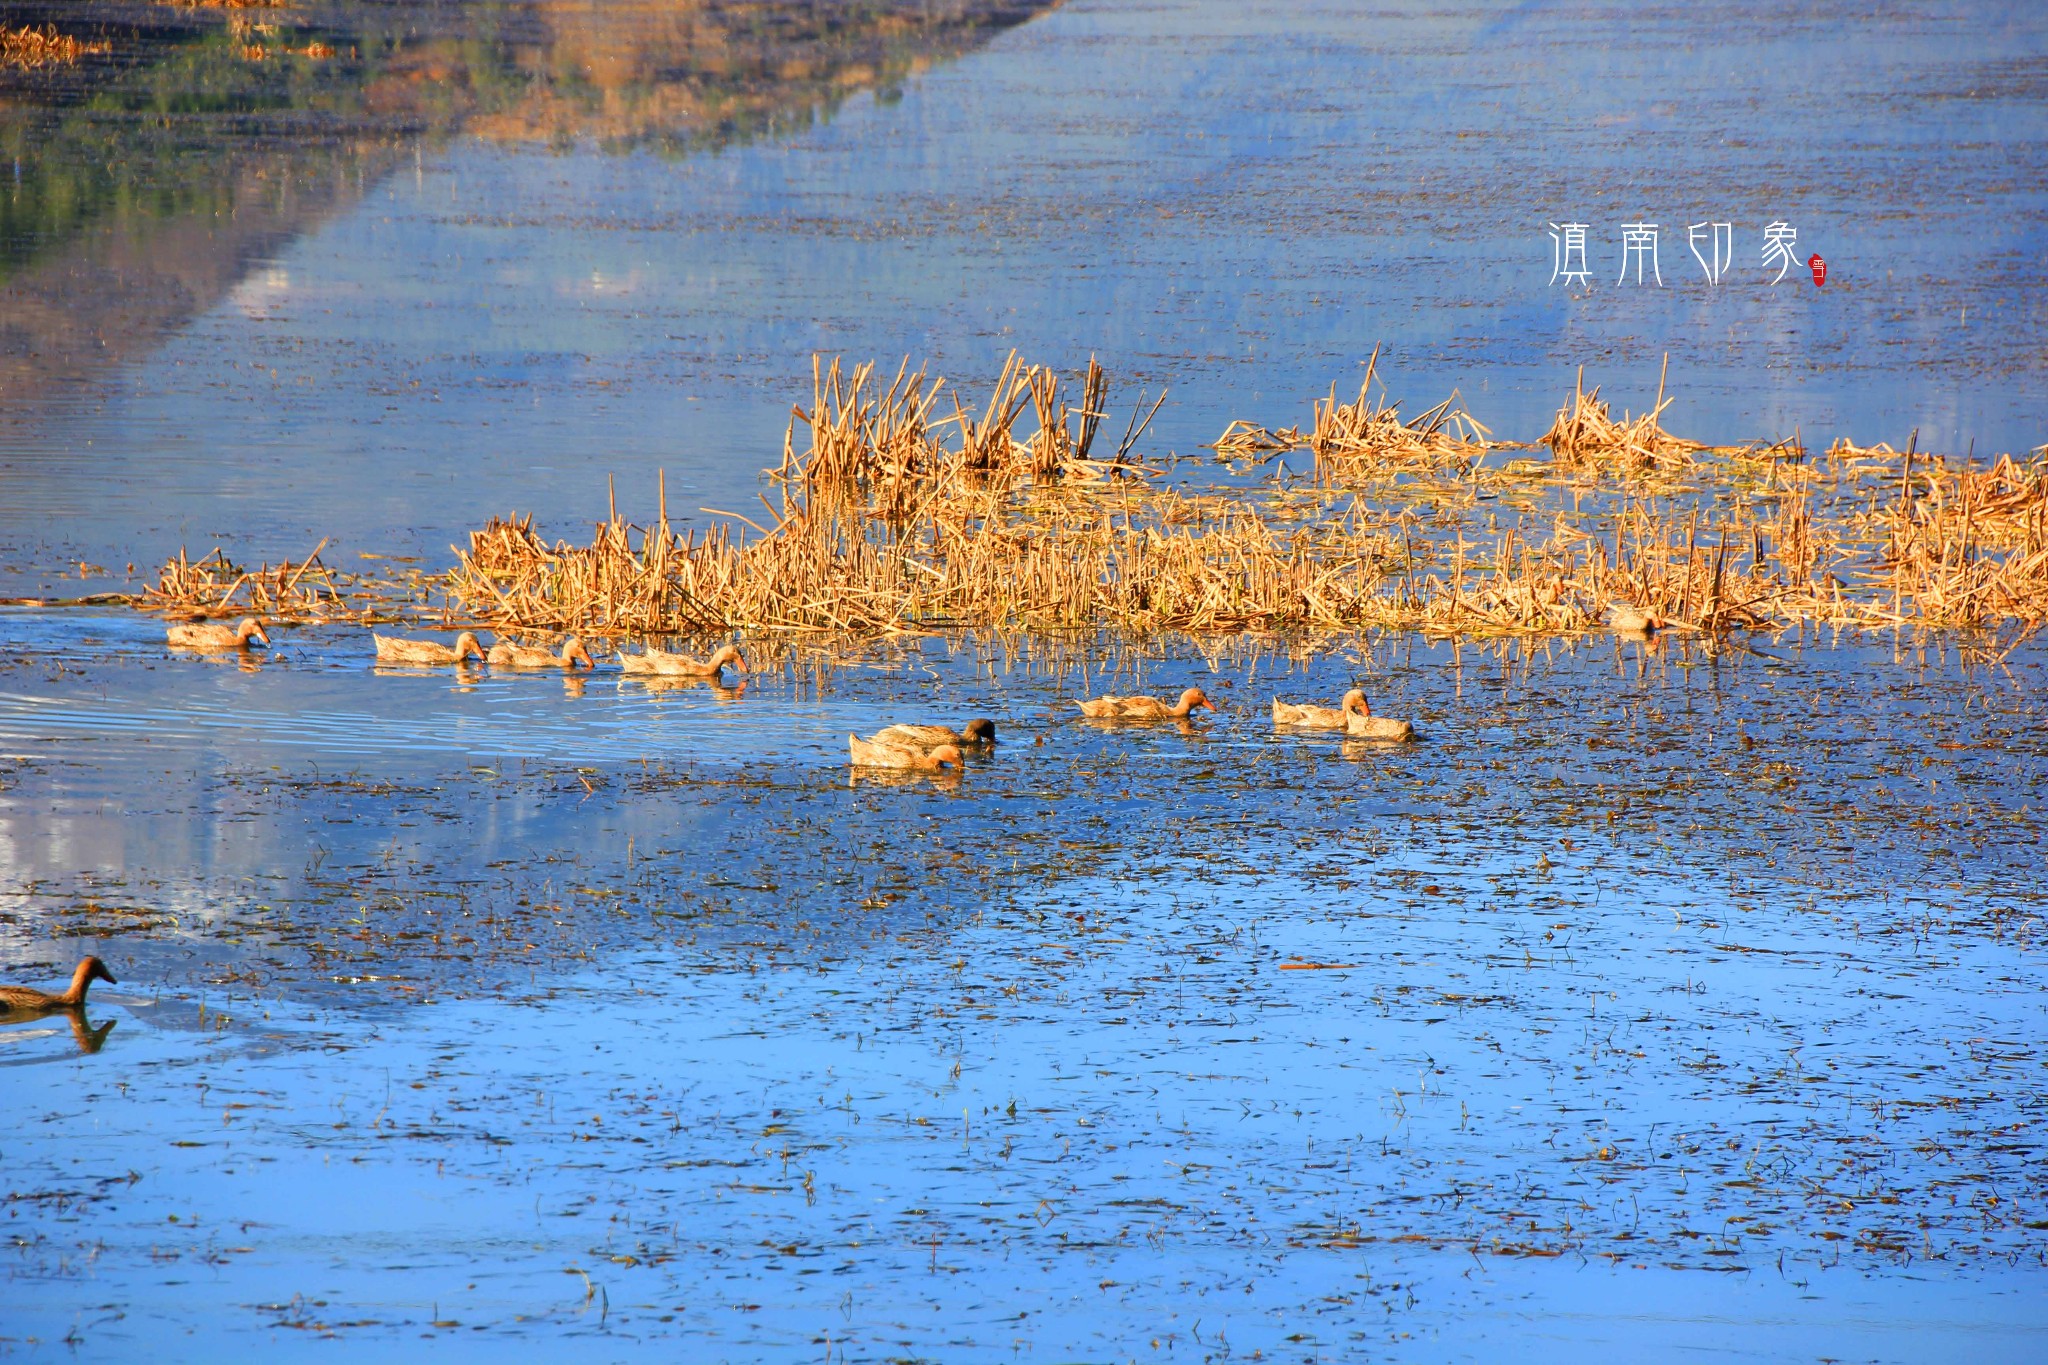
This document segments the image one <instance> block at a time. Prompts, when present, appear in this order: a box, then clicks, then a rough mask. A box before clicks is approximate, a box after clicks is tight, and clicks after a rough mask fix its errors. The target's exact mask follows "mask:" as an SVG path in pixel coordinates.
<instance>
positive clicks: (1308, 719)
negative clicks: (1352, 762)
mask: <svg viewBox="0 0 2048 1365" xmlns="http://www.w3.org/2000/svg"><path fill="white" fill-rule="evenodd" d="M1353 714H1367V715H1369V714H1371V708H1369V707H1368V706H1366V703H1365V693H1364V692H1363V691H1361V690H1360V689H1358V688H1356V687H1354V688H1352V689H1351V690H1350V691H1349V692H1346V693H1345V694H1344V698H1343V700H1342V701H1340V702H1338V703H1337V704H1336V705H1335V706H1316V705H1313V704H1311V703H1308V702H1301V703H1296V702H1289V701H1282V700H1280V699H1279V698H1278V697H1275V698H1273V723H1274V724H1275V725H1300V726H1305V727H1307V728H1309V729H1312V730H1343V729H1346V728H1348V726H1349V725H1350V722H1351V717H1352V715H1353Z"/></svg>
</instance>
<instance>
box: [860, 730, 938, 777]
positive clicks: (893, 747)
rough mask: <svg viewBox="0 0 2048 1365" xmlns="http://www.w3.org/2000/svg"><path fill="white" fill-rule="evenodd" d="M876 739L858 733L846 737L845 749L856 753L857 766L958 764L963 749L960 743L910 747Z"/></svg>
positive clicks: (929, 766)
mask: <svg viewBox="0 0 2048 1365" xmlns="http://www.w3.org/2000/svg"><path fill="white" fill-rule="evenodd" d="M880 738H881V737H880V736H879V735H877V736H876V737H875V739H862V738H861V737H860V736H859V735H848V736H847V737H846V749H847V752H848V753H849V754H851V755H852V757H853V765H854V766H855V767H856V768H922V769H931V770H936V769H939V768H958V767H959V766H960V749H959V747H958V746H957V745H953V744H941V745H938V746H936V747H934V748H930V749H918V748H907V747H905V746H902V745H897V744H881V743H877V742H876V741H877V740H879V739H880Z"/></svg>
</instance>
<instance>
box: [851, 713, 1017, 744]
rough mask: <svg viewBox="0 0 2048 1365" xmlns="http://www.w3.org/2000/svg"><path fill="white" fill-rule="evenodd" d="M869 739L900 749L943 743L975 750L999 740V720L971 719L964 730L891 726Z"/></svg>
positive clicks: (875, 742)
mask: <svg viewBox="0 0 2048 1365" xmlns="http://www.w3.org/2000/svg"><path fill="white" fill-rule="evenodd" d="M868 742H869V743H870V744H889V745H894V746H895V747H897V748H899V749H936V748H938V747H939V746H940V745H944V744H951V745H953V746H955V747H956V748H961V749H975V748H981V747H983V746H985V745H990V744H994V743H995V742H996V723H995V722H994V721H992V720H989V719H988V718H987V717H985V716H984V717H979V718H977V719H974V720H970V721H968V722H967V728H966V729H964V730H950V729H947V728H946V727H945V726H943V725H891V726H890V727H888V728H887V729H886V730H878V731H876V732H875V735H874V737H873V738H872V739H870V740H869V741H868Z"/></svg>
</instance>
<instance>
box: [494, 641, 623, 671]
mask: <svg viewBox="0 0 2048 1365" xmlns="http://www.w3.org/2000/svg"><path fill="white" fill-rule="evenodd" d="M488 659H489V662H490V665H491V667H493V668H574V667H576V665H577V664H579V663H580V664H582V665H583V666H584V667H585V668H596V667H597V664H596V663H594V662H593V661H592V660H591V657H590V651H589V650H587V649H585V648H584V647H583V642H582V641H581V640H579V639H577V638H576V637H575V636H573V635H571V636H570V637H569V638H568V639H566V640H564V641H562V652H561V653H560V654H550V653H548V652H547V651H546V650H545V649H534V648H532V647H531V646H528V645H515V644H513V643H512V642H511V641H510V640H500V641H498V642H497V643H496V644H494V645H492V646H491V652H490V654H489V656H488Z"/></svg>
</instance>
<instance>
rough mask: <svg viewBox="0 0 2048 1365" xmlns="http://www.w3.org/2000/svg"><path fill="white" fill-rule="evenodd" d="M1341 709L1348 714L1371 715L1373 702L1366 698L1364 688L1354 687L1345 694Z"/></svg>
mask: <svg viewBox="0 0 2048 1365" xmlns="http://www.w3.org/2000/svg"><path fill="white" fill-rule="evenodd" d="M1341 709H1342V710H1343V711H1344V713H1345V714H1346V715H1352V716H1369V715H1371V714H1372V703H1371V702H1369V701H1367V700H1366V699H1365V689H1364V688H1362V687H1354V688H1352V689H1351V690H1350V691H1349V692H1346V693H1345V694H1344V703H1343V706H1342V708H1341Z"/></svg>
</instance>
